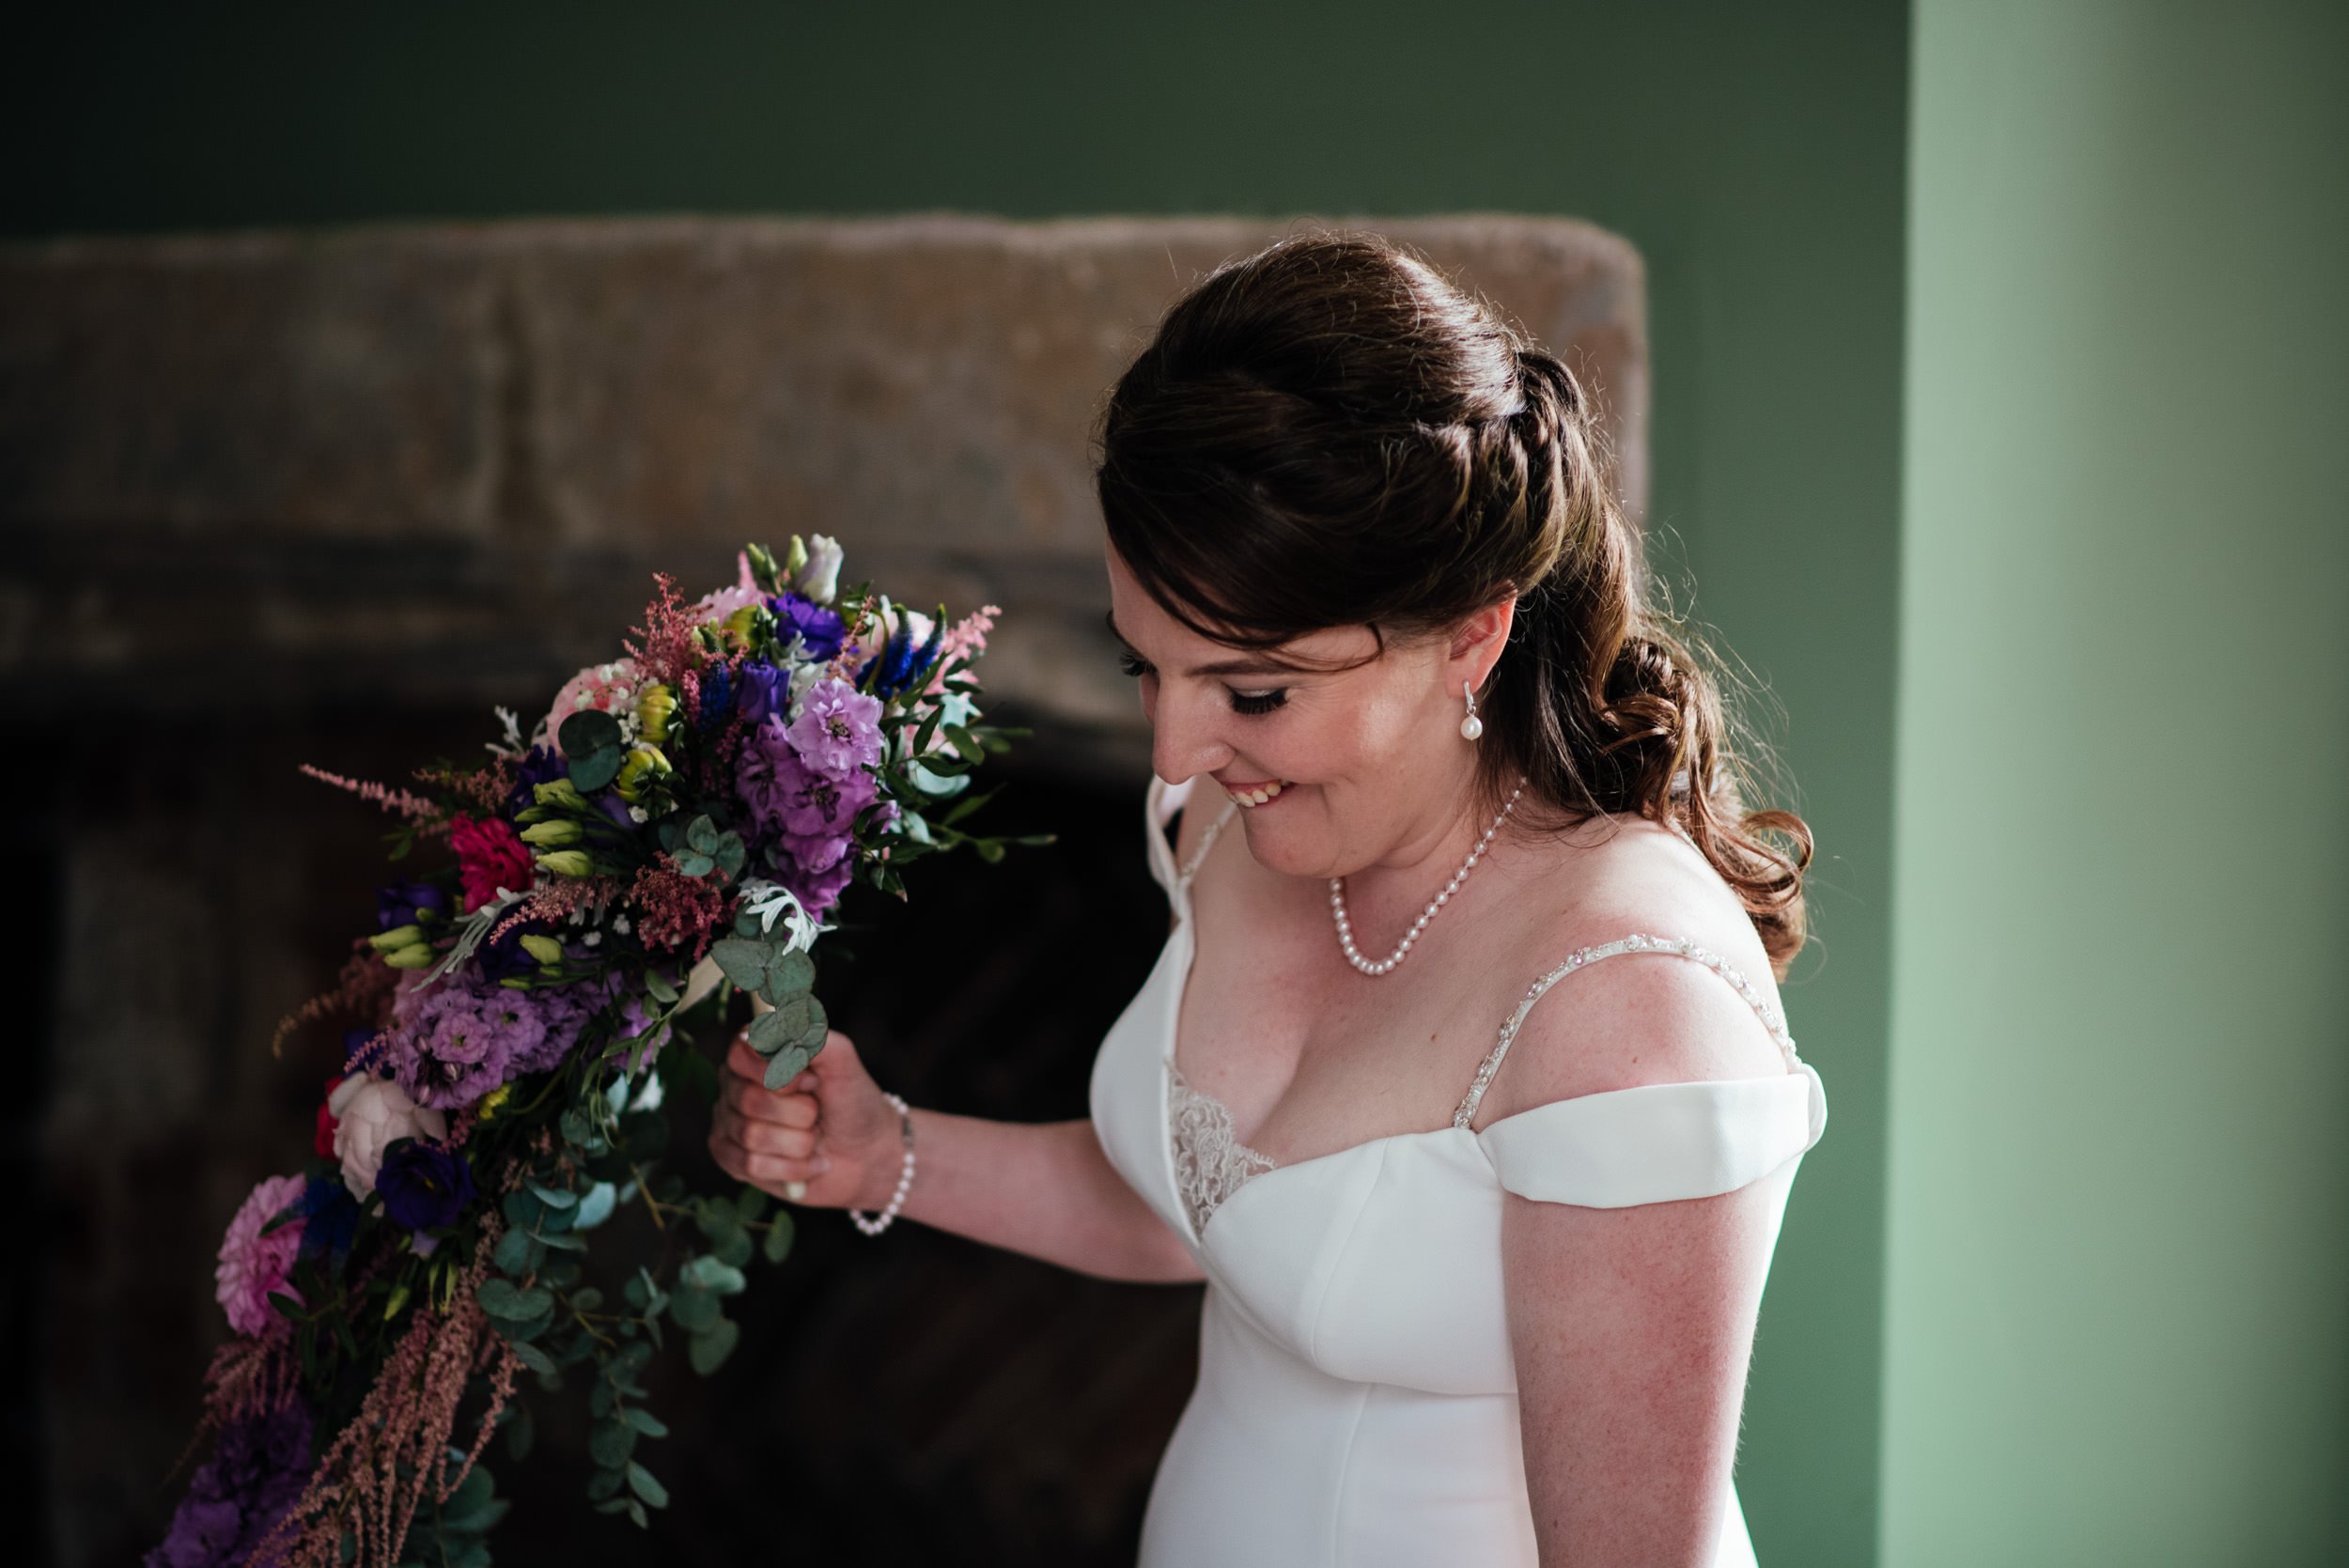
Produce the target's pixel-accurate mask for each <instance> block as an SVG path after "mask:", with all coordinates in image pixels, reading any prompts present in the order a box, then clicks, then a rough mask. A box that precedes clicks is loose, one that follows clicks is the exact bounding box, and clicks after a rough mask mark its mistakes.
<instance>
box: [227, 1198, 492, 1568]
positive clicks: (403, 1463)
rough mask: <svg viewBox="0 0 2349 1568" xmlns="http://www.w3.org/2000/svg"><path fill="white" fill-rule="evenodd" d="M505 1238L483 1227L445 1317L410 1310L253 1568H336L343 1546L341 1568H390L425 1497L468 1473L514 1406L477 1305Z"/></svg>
mask: <svg viewBox="0 0 2349 1568" xmlns="http://www.w3.org/2000/svg"><path fill="white" fill-rule="evenodd" d="M502 1230H503V1227H502V1226H500V1225H499V1224H498V1223H497V1222H496V1221H495V1220H491V1221H490V1222H489V1223H487V1224H485V1225H484V1226H483V1227H482V1236H481V1245H480V1247H479V1248H478V1249H476V1250H475V1251H474V1260H473V1264H472V1265H471V1266H470V1267H468V1268H467V1269H466V1270H465V1272H464V1273H463V1274H461V1275H459V1276H458V1278H457V1281H456V1289H455V1292H454V1294H452V1295H451V1296H450V1298H449V1305H448V1310H447V1311H446V1312H432V1311H429V1310H427V1309H424V1308H421V1307H420V1308H418V1309H417V1310H416V1315H415V1321H414V1323H412V1325H411V1326H410V1327H409V1329H408V1332H407V1333H405V1334H404V1335H402V1336H400V1341H399V1343H398V1344H397V1345H395V1346H394V1347H393V1349H392V1353H391V1355H390V1356H389V1357H388V1358H386V1359H385V1361H384V1363H383V1368H382V1371H381V1372H380V1373H379V1374H377V1375H376V1379H375V1386H374V1387H373V1388H371V1389H368V1390H367V1396H366V1400H365V1401H364V1402H363V1403H362V1404H361V1405H360V1406H359V1413H358V1414H357V1415H356V1416H354V1417H352V1418H351V1421H350V1424H349V1425H347V1426H345V1427H344V1428H343V1429H342V1431H341V1432H340V1433H338V1434H337V1435H336V1436H335V1438H334V1444H333V1446H331V1447H330V1448H328V1449H327V1451H326V1452H325V1453H324V1454H322V1455H321V1456H320V1457H319V1462H318V1465H317V1466H316V1467H314V1468H313V1469H312V1470H311V1472H310V1483H309V1485H308V1486H307V1487H305V1488H304V1489H303V1494H302V1497H301V1498H300V1499H299V1500H298V1501H296V1502H295V1504H294V1505H293V1507H292V1508H291V1509H290V1510H289V1511H288V1513H287V1514H286V1516H285V1518H284V1519H283V1520H282V1521H281V1522H280V1523H279V1524H278V1526H277V1528H276V1529H274V1530H272V1531H271V1533H270V1534H269V1535H268V1536H266V1537H264V1538H263V1539H262V1541H261V1543H260V1544H259V1545H257V1546H256V1547H255V1548H254V1550H253V1556H252V1560H253V1561H255V1562H268V1563H282V1564H284V1568H341V1565H343V1564H344V1563H345V1559H344V1557H343V1541H344V1537H345V1535H346V1534H348V1535H349V1536H350V1539H351V1540H352V1541H353V1542H354V1543H355V1544H356V1546H357V1555H356V1556H355V1557H353V1558H351V1559H350V1560H349V1565H348V1568H395V1565H396V1564H397V1563H398V1561H399V1560H400V1550H401V1548H402V1547H404V1546H405V1545H407V1544H408V1530H409V1527H410V1526H411V1525H412V1524H413V1523H414V1522H415V1516H416V1510H417V1509H418V1508H420V1507H421V1506H423V1504H424V1500H425V1498H426V1497H427V1496H428V1495H429V1496H430V1497H431V1498H434V1499H435V1500H436V1501H439V1502H443V1503H444V1502H446V1501H448V1499H449V1498H450V1497H451V1496H452V1495H454V1494H455V1492H456V1490H457V1488H458V1487H459V1486H460V1485H462V1484H463V1483H464V1480H465V1477H466V1476H468V1475H470V1474H472V1473H473V1467H474V1462H475V1461H476V1460H478V1459H479V1458H480V1456H481V1450H482V1446H483V1444H485V1443H486V1442H487V1441H488V1440H489V1436H490V1431H491V1430H492V1429H494V1428H495V1427H496V1425H497V1421H498V1417H499V1416H501V1415H502V1414H504V1413H505V1410H506V1402H507V1401H508V1400H509V1399H510V1398H511V1397H512V1395H513V1391H514V1374H515V1372H516V1370H517V1369H518V1368H519V1366H520V1365H521V1362H520V1360H519V1359H518V1358H516V1356H515V1355H514V1347H513V1346H512V1345H511V1344H509V1343H506V1338H505V1337H504V1336H503V1335H501V1334H499V1333H498V1332H497V1331H496V1330H495V1329H493V1328H491V1327H490V1320H489V1316H488V1314H487V1313H485V1312H482V1310H481V1304H480V1303H479V1302H478V1301H476V1300H474V1292H475V1291H476V1290H477V1289H479V1288H480V1285H481V1281H483V1280H484V1279H486V1278H488V1276H489V1272H490V1252H491V1250H493V1249H494V1248H495V1247H496V1245H497V1240H498V1236H499V1234H500V1233H501V1231H502ZM474 1374H481V1375H482V1376H483V1377H484V1378H485V1379H486V1380H487V1382H488V1387H489V1394H490V1402H489V1407H488V1408H487V1409H486V1410H485V1411H483V1412H482V1416H481V1427H480V1430H479V1432H477V1433H476V1434H475V1435H474V1442H473V1446H472V1448H471V1449H470V1450H468V1451H467V1452H466V1454H465V1459H464V1463H463V1464H461V1465H459V1466H458V1467H457V1470H456V1473H455V1474H454V1475H451V1474H450V1473H449V1435H450V1433H452V1432H453V1431H455V1429H456V1426H457V1407H458V1405H459V1404H461V1403H462V1402H463V1400H464V1397H465V1390H466V1388H467V1387H468V1386H469V1385H470V1384H471V1383H472V1381H473V1378H474ZM403 1469H404V1470H406V1471H407V1472H408V1473H407V1474H406V1475H405V1476H404V1477H403V1476H402V1475H401V1473H400V1472H401V1471H402V1470H403Z"/></svg>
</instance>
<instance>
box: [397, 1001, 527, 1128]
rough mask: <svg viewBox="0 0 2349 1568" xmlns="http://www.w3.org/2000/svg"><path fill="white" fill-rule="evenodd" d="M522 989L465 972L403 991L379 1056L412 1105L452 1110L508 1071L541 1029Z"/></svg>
mask: <svg viewBox="0 0 2349 1568" xmlns="http://www.w3.org/2000/svg"><path fill="white" fill-rule="evenodd" d="M529 996H530V993H529V992H528V991H522V990H515V989H512V988H510V987H507V986H500V985H497V984H495V983H494V982H492V981H490V980H487V979H484V978H482V977H481V976H480V974H479V971H478V970H473V969H470V968H469V969H467V970H463V971H460V972H459V973H454V974H450V975H447V976H444V977H443V978H442V979H441V980H440V981H438V982H436V983H435V984H433V985H431V986H425V987H422V988H421V989H418V990H413V991H409V992H405V993H403V995H402V997H401V1001H400V1004H399V1005H400V1006H401V1008H402V1010H403V1016H402V1017H401V1018H400V1026H399V1028H398V1029H397V1032H395V1033H394V1035H393V1038H392V1042H391V1049H390V1051H389V1052H388V1053H387V1054H388V1060H389V1063H390V1065H391V1068H392V1076H393V1077H394V1078H396V1079H398V1080H399V1086H400V1087H401V1088H402V1089H404V1090H406V1091H407V1092H408V1097H409V1098H411V1099H412V1100H414V1101H415V1102H416V1103H417V1104H418V1105H425V1106H431V1107H434V1108H435V1109H438V1110H456V1109H457V1108H458V1107H459V1106H467V1105H471V1104H473V1102H474V1101H475V1100H477V1099H479V1098H480V1097H481V1096H482V1095H484V1094H488V1093H489V1092H490V1090H492V1089H495V1088H496V1087H497V1086H498V1085H499V1084H501V1083H504V1082H505V1081H506V1079H509V1078H511V1077H512V1076H513V1070H512V1063H513V1060H514V1059H515V1058H516V1057H529V1056H531V1055H533V1054H534V1053H535V1052H536V1051H537V1048H538V1047H539V1045H540V1044H541V1042H542V1040H543V1037H544V1035H545V1033H546V1026H545V1024H544V1023H543V1022H542V1021H541V1020H540V1018H539V1016H538V1013H537V1009H536V1008H534V1007H533V1006H531V1004H530V1001H529V1000H528V999H529Z"/></svg>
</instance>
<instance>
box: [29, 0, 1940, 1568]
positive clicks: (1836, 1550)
mask: <svg viewBox="0 0 2349 1568" xmlns="http://www.w3.org/2000/svg"><path fill="white" fill-rule="evenodd" d="M47 21H48V24H49V26H50V27H51V28H52V30H53V31H52V33H51V35H50V37H49V38H48V39H46V40H44V41H43V42H41V43H40V44H39V46H38V47H20V48H17V49H14V50H11V51H9V52H8V53H9V58H8V62H7V63H6V64H5V65H0V71H4V72H6V73H7V78H8V80H7V83H6V88H7V90H6V92H5V93H4V94H0V98H4V99H5V105H4V106H0V114H5V115H6V116H8V120H9V122H10V123H9V125H8V136H7V145H8V149H9V150H8V153H7V154H6V155H5V156H7V157H8V159H9V160H10V163H11V164H12V165H13V167H12V170H11V178H10V180H9V189H10V192H11V194H10V197H9V200H8V210H7V212H6V214H5V216H0V224H5V225H6V227H7V229H8V231H9V232H13V233H15V234H19V235H38V234H46V233H54V232H60V231H67V230H79V231H98V230H112V231H121V230H132V231H136V230H152V229H158V228H197V227H201V228H210V227H218V226H223V225H284V224H331V223H345V222H351V221H357V220H377V219H394V218H420V217H444V216H457V217H493V216H509V215H516V214H524V213H594V212H649V211H664V212H665V211H678V210H700V211H730V212H731V211H741V212H792V213H861V212H882V211H902V210H922V209H941V208H942V209H957V210H967V211H984V212H996V213H1003V214H1008V215H1012V216H1021V217H1034V216H1047V215H1060V214H1078V213H1101V212H1196V211H1238V212H1254V213H1265V214H1289V213H1295V212H1301V211H1311V212H1321V213H1330V214H1338V213H1348V212H1371V213H1395V214H1408V213H1422V212H1437V211H1460V210H1511V211H1520V212H1554V213H1569V214H1574V215H1578V216H1582V217H1587V218H1590V219H1593V220H1595V221H1596V222H1598V223H1601V224H1603V225H1608V226H1609V227H1611V228H1613V229H1616V230H1617V231H1619V232H1621V233H1623V234H1625V235H1627V236H1628V237H1629V238H1630V239H1631V240H1632V241H1635V242H1636V243H1637V244H1638V245H1639V247H1640V249H1641V252H1642V253H1643V255H1644V256H1645V257H1646V259H1647V263H1648V266H1649V269H1650V281H1651V309H1652V324H1653V333H1654V345H1655V369H1656V409H1655V414H1656V417H1655V423H1654V427H1653V428H1654V441H1653V456H1654V473H1655V486H1654V505H1653V506H1652V510H1651V519H1650V521H1651V525H1652V528H1653V530H1654V532H1655V536H1656V538H1657V546H1658V548H1657V558H1658V560H1659V562H1660V563H1661V564H1663V565H1664V566H1665V567H1667V568H1668V569H1669V570H1671V571H1672V572H1674V573H1683V572H1692V573H1693V575H1694V577H1695V580H1696V582H1698V583H1699V584H1700V585H1701V588H1702V594H1701V597H1700V598H1698V599H1697V600H1696V602H1695V609H1696V611H1697V613H1698V614H1699V615H1700V616H1701V617H1702V618H1703V620H1705V621H1707V622H1709V623H1711V624H1712V625H1713V626H1714V627H1715V628H1716V629H1718V630H1719V634H1720V637H1721V640H1722V641H1723V642H1724V643H1725V644H1727V645H1728V646H1729V647H1731V648H1733V649H1734V650H1735V653H1736V654H1737V655H1738V656H1740V657H1741V658H1742V659H1743V660H1745V661H1746V662H1747V663H1748V664H1749V665H1750V666H1751V668H1752V670H1753V672H1754V673H1755V675H1756V676H1757V677H1758V678H1759V680H1760V681H1761V682H1762V683H1763V684H1764V685H1765V686H1766V688H1767V691H1768V693H1769V700H1770V704H1772V705H1775V706H1777V707H1779V708H1781V709H1782V710H1783V712H1784V714H1785V720H1784V722H1782V723H1781V724H1779V725H1778V726H1776V727H1777V730H1778V734H1779V738H1780V740H1781V754H1782V758H1783V760H1784V762H1785V764H1786V766H1787V768H1788V770H1789V771H1790V772H1791V773H1792V775H1793V776H1794V778H1795V779H1797V781H1798V782H1799V783H1800V784H1801V790H1802V793H1801V804H1802V806H1803V808H1804V809H1805V811H1806V812H1807V813H1808V815H1810V817H1811V819H1812V823H1813V825H1814V827H1815V828H1816V829H1817V831H1818V833H1819V838H1820V843H1821V846H1822V861H1821V862H1820V865H1819V868H1818V873H1817V877H1816V881H1815V884H1814V887H1815V899H1814V908H1815V910H1816V917H1817V926H1818V929H1819V932H1820V938H1821V939H1820V943H1819V945H1818V947H1817V949H1816V950H1815V951H1814V952H1813V953H1812V954H1811V955H1809V956H1807V957H1806V959H1805V960H1804V962H1803V964H1802V965H1801V966H1800V968H1799V970H1798V971H1797V979H1796V983H1795V984H1794V985H1793V986H1791V987H1790V988H1789V991H1788V1004H1789V1009H1790V1012H1791V1015H1792V1021H1793V1024H1794V1027H1795V1031H1796V1032H1797V1036H1798V1038H1800V1040H1801V1041H1802V1044H1803V1048H1804V1051H1805V1054H1806V1055H1807V1056H1808V1057H1809V1058H1810V1059H1811V1060H1812V1061H1813V1062H1815V1063H1818V1064H1819V1066H1820V1068H1821V1070H1822V1072H1823V1073H1824V1075H1825V1077H1826V1079H1827V1081H1828V1092H1829V1094H1830V1097H1831V1099H1832V1102H1833V1106H1834V1124H1833V1126H1832V1128H1831V1129H1830V1131H1829V1133H1828V1138H1827V1140H1826V1141H1825V1142H1824V1143H1823V1144H1822V1145H1821V1146H1820V1147H1819V1149H1818V1150H1817V1151H1815V1152H1814V1153H1813V1154H1812V1157H1810V1159H1809V1160H1808V1161H1806V1163H1805V1166H1804V1173H1803V1177H1802V1180H1801V1182H1800V1183H1799V1184H1797V1195H1796V1198H1795V1200H1794V1203H1793V1204H1792V1207H1791V1209H1790V1212H1789V1215H1788V1219H1787V1223H1786V1229H1785V1233H1784V1235H1783V1238H1782V1240H1781V1246H1780V1250H1779V1255H1778V1262H1777V1265H1776V1269H1775V1272H1774V1275H1773V1278H1772V1281H1771V1284H1770V1290H1769V1296H1768V1299H1767V1301H1766V1304H1765V1308H1764V1312H1763V1324H1762V1330H1761V1337H1760V1341H1759V1345H1758V1349H1757V1353H1756V1361H1755V1371H1754V1376H1753V1384H1752V1390H1751V1394H1750V1400H1749V1405H1748V1419H1747V1422H1746V1432H1745V1448H1744V1457H1743V1462H1742V1465H1741V1468H1740V1484H1741V1487H1742V1489H1743V1491H1744V1494H1745V1498H1746V1505H1747V1510H1748V1513H1749V1515H1750V1520H1751V1525H1752V1529H1753V1532H1754V1535H1755V1538H1756V1541H1757V1544H1758V1545H1759V1547H1760V1549H1761V1552H1762V1554H1763V1557H1764V1559H1765V1560H1775V1561H1777V1562H1780V1563H1802V1564H1820V1565H1834V1564H1846V1563H1859V1562H1864V1561H1867V1560H1871V1559H1872V1557H1873V1553H1874V1549H1875V1534H1876V1528H1877V1525H1876V1491H1877V1488H1876V1462H1877V1452H1878V1432H1877V1422H1878V1405H1879V1393H1880V1387H1879V1385H1880V1366H1879V1349H1880V1343H1881V1340H1880V1296H1881V1275H1882V1266H1883V1241H1882V1236H1883V1212H1882V1201H1881V1190H1882V1172H1883V1162H1884V1158H1885V1153H1884V1140H1883V1126H1884V1118H1883V1108H1884V1094H1885V1089H1884V1058H1885V1051H1884V1040H1885V1033H1886V1028H1887V1017H1888V1008H1889V991H1888V986H1889V974H1890V961H1891V960H1890V932H1889V926H1888V913H1889V907H1890V843H1891V814H1890V800H1891V747H1892V738H1891V735H1892V732H1891V724H1892V697H1893V674H1892V671H1893V655H1894V644H1895V624H1894V609H1895V603H1896V598H1897V595H1896V569H1897V568H1896V549H1897V545H1898V534H1897V527H1896V507H1897V505H1898V500H1899V495H1898V489H1899V485H1898V478H1897V473H1898V470H1897V466H1896V465H1897V458H1898V452H1899V443H1900V411H1899V410H1900V391H1901V382H1900V347H1901V345H1900V334H1901V320H1902V318H1901V311H1902V303H1901V295H1902V287H1903V272H1902V268H1903V249H1902V247H1903V210H1904V209H1903V189H1904V186H1903V178H1904V176H1903V170H1904V159H1905V152H1904V136H1905V132H1906V103H1907V85H1906V77H1907V69H1908V15H1907V8H1906V5H1904V4H1899V3H1887V0H1875V3H1867V4H1861V3H1830V0H1803V3H1799V4H1784V5H1780V6H1776V7H1770V8H1762V7H1754V6H1750V5H1737V4H1730V3H1708V4H1675V5H1657V4H1646V3H1641V0H1614V3H1609V4H1589V3H1584V4H1566V5H1500V4H1455V5H1450V6H1443V7H1429V6H1425V5H1418V4H1408V5H1407V4H1401V3H1396V0H1380V3H1376V4H1357V5H1351V6H1334V5H1331V6H1319V5H1315V6H1306V5H1285V6H1279V7H1274V6H1267V5H1247V6H1233V5H1190V6H1186V7H1182V8H1168V9H1164V10H1159V9H1157V8H1146V9H1145V8H1138V7H1112V6H1101V5H1091V6H1034V5H1031V6H1026V7H1020V8H1014V9H1010V10H1007V9H1006V8H978V7H970V6H947V5H939V4H914V5H898V6H892V7H863V8H851V7H826V8H816V7H812V6H796V7H788V8H782V7H770V8H764V9H759V10H753V9H751V8H739V7H728V8H719V7H708V6H698V7H696V6H675V5H672V6H663V7H660V8H645V7H619V6H608V5H606V6H580V5H572V6H564V7H549V8H524V7H517V6H506V7H501V8H483V7H475V8H463V9H460V8H455V7H448V6H425V5H410V6H405V7H400V8H389V7H372V8H370V7H323V6H317V5H305V6H300V7H290V6H289V7H279V8H220V7H205V8H196V7H186V6H173V7H148V8H126V7H114V8H103V9H102V10H101V9H100V8H73V9H70V10H67V9H64V8H58V14H56V15H54V16H52V17H50V18H48V19H47ZM57 29H62V31H57Z"/></svg>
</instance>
